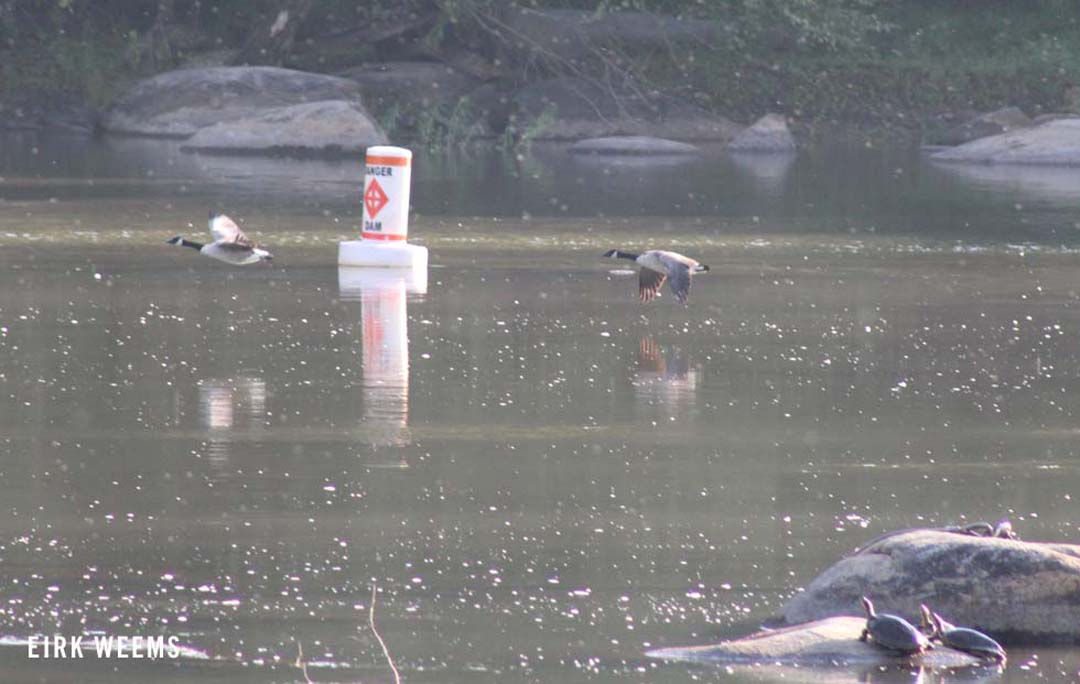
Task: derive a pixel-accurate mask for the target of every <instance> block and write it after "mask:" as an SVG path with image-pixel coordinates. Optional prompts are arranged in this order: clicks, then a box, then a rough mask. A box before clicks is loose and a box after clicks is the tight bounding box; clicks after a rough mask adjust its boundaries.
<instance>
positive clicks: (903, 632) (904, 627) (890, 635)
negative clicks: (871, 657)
mask: <svg viewBox="0 0 1080 684" xmlns="http://www.w3.org/2000/svg"><path fill="white" fill-rule="evenodd" d="M866 629H867V630H868V631H869V632H870V638H872V639H873V640H874V643H876V644H877V645H878V646H881V647H882V648H889V649H892V650H894V651H902V652H904V653H920V652H922V651H925V650H926V648H927V646H928V645H929V643H930V642H929V641H927V639H926V635H925V634H923V633H922V632H920V631H919V630H917V629H915V626H914V625H912V624H911V623H910V622H908V621H907V620H905V619H904V618H902V617H900V616H899V615H890V614H888V613H878V614H877V615H876V616H875V617H872V618H870V619H868V620H867V621H866Z"/></svg>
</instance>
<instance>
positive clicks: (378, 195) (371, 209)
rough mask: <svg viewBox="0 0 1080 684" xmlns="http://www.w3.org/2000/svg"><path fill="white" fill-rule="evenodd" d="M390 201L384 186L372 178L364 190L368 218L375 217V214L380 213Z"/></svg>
mask: <svg viewBox="0 0 1080 684" xmlns="http://www.w3.org/2000/svg"><path fill="white" fill-rule="evenodd" d="M389 201H390V198H389V197H387V196H386V193H385V192H383V189H382V186H381V185H379V181H378V180H376V179H374V178H372V179H371V183H370V184H369V185H368V187H367V190H365V191H364V207H365V208H366V209H367V215H368V218H369V219H373V218H375V215H376V214H378V213H379V211H381V210H382V208H383V207H385V206H386V203H387V202H389Z"/></svg>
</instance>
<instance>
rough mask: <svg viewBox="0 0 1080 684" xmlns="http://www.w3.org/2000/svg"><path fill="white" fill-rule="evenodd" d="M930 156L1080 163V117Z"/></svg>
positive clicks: (979, 160) (965, 160) (956, 159)
mask: <svg viewBox="0 0 1080 684" xmlns="http://www.w3.org/2000/svg"><path fill="white" fill-rule="evenodd" d="M930 158H931V159H934V160H936V161H944V162H962V163H973V164H1035V165H1040V164H1041V165H1050V166H1055V165H1056V166H1080V118H1075V117H1074V118H1062V119H1053V120H1051V121H1047V122H1045V123H1042V124H1040V125H1038V126H1031V127H1029V128H1021V129H1017V130H1011V131H1008V132H1007V133H1001V134H999V135H993V136H990V137H989V138H980V139H978V140H973V141H971V142H969V143H965V144H963V145H959V146H957V147H951V148H949V149H946V150H940V151H938V152H935V153H933V154H932V155H931V157H930Z"/></svg>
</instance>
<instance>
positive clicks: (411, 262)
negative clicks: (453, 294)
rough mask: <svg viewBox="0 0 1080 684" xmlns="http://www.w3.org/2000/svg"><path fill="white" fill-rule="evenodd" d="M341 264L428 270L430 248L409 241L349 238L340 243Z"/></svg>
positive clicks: (339, 259) (339, 257) (339, 262)
mask: <svg viewBox="0 0 1080 684" xmlns="http://www.w3.org/2000/svg"><path fill="white" fill-rule="evenodd" d="M338 265H339V266H389V267H391V268H412V269H419V270H423V271H427V265H428V250H427V247H421V246H420V245H410V244H409V243H407V242H393V243H383V242H378V241H375V240H348V241H346V242H339V243H338Z"/></svg>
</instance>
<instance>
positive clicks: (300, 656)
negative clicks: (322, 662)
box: [294, 641, 315, 684]
mask: <svg viewBox="0 0 1080 684" xmlns="http://www.w3.org/2000/svg"><path fill="white" fill-rule="evenodd" d="M294 664H295V665H296V666H297V667H298V668H300V672H301V673H302V674H303V675H304V681H305V682H307V684H315V683H314V682H312V681H311V677H309V676H308V673H307V662H305V661H304V645H303V644H302V643H300V642H299V641H297V642H296V662H295V663H294Z"/></svg>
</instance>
